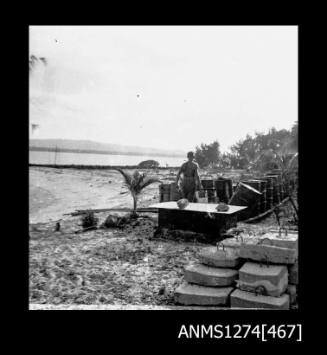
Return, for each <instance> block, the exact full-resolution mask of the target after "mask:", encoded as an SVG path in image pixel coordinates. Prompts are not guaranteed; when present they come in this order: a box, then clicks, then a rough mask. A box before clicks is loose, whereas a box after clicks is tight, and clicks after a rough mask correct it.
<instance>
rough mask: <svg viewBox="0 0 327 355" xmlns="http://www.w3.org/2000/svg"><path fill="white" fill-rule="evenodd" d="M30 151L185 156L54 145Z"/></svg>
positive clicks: (32, 148) (34, 148) (180, 155)
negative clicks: (56, 146) (53, 146)
mask: <svg viewBox="0 0 327 355" xmlns="http://www.w3.org/2000/svg"><path fill="white" fill-rule="evenodd" d="M29 150H30V151H38V152H57V153H81V154H104V155H132V156H144V157H165V158H182V157H183V158H185V155H182V154H176V155H171V154H165V153H153V152H152V153H151V152H149V153H146V152H143V153H141V152H119V151H108V150H95V149H93V150H92V149H91V150H90V149H70V148H52V147H47V148H45V147H29Z"/></svg>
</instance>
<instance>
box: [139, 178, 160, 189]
mask: <svg viewBox="0 0 327 355" xmlns="http://www.w3.org/2000/svg"><path fill="white" fill-rule="evenodd" d="M157 182H160V180H159V179H157V178H148V177H146V178H145V179H144V181H142V182H141V183H140V191H141V190H143V189H144V188H146V187H147V186H149V185H151V184H154V183H157Z"/></svg>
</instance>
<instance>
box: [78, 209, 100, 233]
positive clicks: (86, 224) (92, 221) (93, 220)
mask: <svg viewBox="0 0 327 355" xmlns="http://www.w3.org/2000/svg"><path fill="white" fill-rule="evenodd" d="M81 224H82V227H83V229H92V228H94V229H95V228H96V226H97V224H98V218H97V217H95V216H94V213H92V212H89V213H87V214H85V215H84V216H82V217H81Z"/></svg>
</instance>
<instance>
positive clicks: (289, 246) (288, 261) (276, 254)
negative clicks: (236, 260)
mask: <svg viewBox="0 0 327 355" xmlns="http://www.w3.org/2000/svg"><path fill="white" fill-rule="evenodd" d="M224 242H225V241H224ZM224 242H223V244H225V245H229V247H232V248H234V249H235V250H238V253H239V257H240V258H241V259H244V260H247V261H246V262H245V264H244V265H243V266H242V267H241V268H240V270H239V278H238V282H237V290H235V291H234V292H233V293H232V294H231V296H230V299H231V307H232V308H270V309H289V308H290V305H291V304H293V303H294V302H296V295H297V289H296V284H297V282H298V279H297V258H298V234H297V233H283V234H282V233H278V232H277V233H276V232H270V233H266V234H264V235H261V236H260V237H252V238H247V239H246V240H242V238H238V239H237V238H232V240H226V242H225V243H224Z"/></svg>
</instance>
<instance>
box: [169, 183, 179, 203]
mask: <svg viewBox="0 0 327 355" xmlns="http://www.w3.org/2000/svg"><path fill="white" fill-rule="evenodd" d="M181 198H182V195H181V193H180V192H179V190H178V189H177V184H176V182H172V183H170V200H169V201H178V200H179V199H181Z"/></svg>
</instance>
